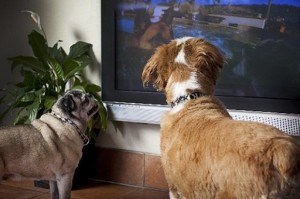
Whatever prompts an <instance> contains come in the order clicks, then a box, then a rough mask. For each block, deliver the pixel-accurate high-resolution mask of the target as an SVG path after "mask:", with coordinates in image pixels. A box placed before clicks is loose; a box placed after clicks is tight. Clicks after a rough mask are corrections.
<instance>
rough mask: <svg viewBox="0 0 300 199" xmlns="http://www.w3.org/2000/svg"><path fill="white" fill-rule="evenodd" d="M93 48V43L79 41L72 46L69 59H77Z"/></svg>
mask: <svg viewBox="0 0 300 199" xmlns="http://www.w3.org/2000/svg"><path fill="white" fill-rule="evenodd" d="M91 48H92V44H89V43H86V42H83V41H78V42H77V43H75V44H73V45H72V46H71V47H70V52H69V55H68V59H75V58H78V57H80V56H82V55H85V54H86V55H87V54H88V53H89V51H90V49H91Z"/></svg>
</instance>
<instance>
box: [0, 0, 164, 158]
mask: <svg viewBox="0 0 300 199" xmlns="http://www.w3.org/2000/svg"><path fill="white" fill-rule="evenodd" d="M100 8H101V1H100V0H88V1H87V0H76V1H74V0H22V1H20V0H10V1H3V2H2V3H1V6H0V15H1V19H0V21H1V27H2V28H1V37H0V43H1V48H0V67H1V72H0V88H5V87H6V84H7V83H8V82H16V81H17V80H18V79H19V78H18V76H17V75H16V74H12V73H11V72H10V67H9V66H10V63H9V62H8V61H7V60H6V59H7V57H12V56H16V55H30V54H31V51H30V48H29V46H28V44H27V34H28V33H30V32H31V31H32V29H34V28H36V25H35V24H34V23H33V22H32V20H31V18H30V16H29V14H28V13H22V12H21V10H32V11H34V12H37V13H38V14H39V15H40V17H41V22H42V25H43V27H44V29H45V31H46V34H47V38H48V43H49V44H50V45H53V44H54V43H55V42H57V41H58V40H63V42H62V43H61V46H62V47H64V49H65V50H67V51H68V49H69V47H70V45H72V44H73V43H75V42H76V41H78V40H82V41H85V42H89V43H91V44H93V51H94V54H95V59H96V60H97V64H95V65H94V66H91V67H90V68H89V70H87V72H86V75H87V77H88V78H89V79H91V81H92V82H93V83H97V84H100V83H101V81H100V69H101V27H100V26H101V24H100V21H101V12H100ZM103 31H105V30H103ZM0 95H1V94H0ZM2 109H3V106H1V107H0V110H2ZM12 117H13V116H12ZM7 123H8V122H7ZM116 124H117V131H115V128H114V127H113V126H112V125H111V123H110V125H109V128H108V129H107V132H103V133H101V134H100V136H99V138H98V140H97V145H98V146H104V147H113V148H119V149H125V150H134V151H141V152H148V153H155V154H159V126H158V125H148V124H135V123H116Z"/></svg>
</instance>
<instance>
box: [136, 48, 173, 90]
mask: <svg viewBox="0 0 300 199" xmlns="http://www.w3.org/2000/svg"><path fill="white" fill-rule="evenodd" d="M166 59H167V58H166V50H165V45H163V46H161V47H159V48H157V49H156V51H155V53H154V54H153V55H152V57H151V58H150V59H149V60H148V62H147V64H146V65H145V67H144V70H143V73H142V81H143V85H144V86H145V87H146V86H148V83H149V82H152V83H153V87H154V88H156V89H157V90H159V91H164V89H165V87H166V84H167V81H168V77H169V67H171V64H170V63H168V62H167V60H166Z"/></svg>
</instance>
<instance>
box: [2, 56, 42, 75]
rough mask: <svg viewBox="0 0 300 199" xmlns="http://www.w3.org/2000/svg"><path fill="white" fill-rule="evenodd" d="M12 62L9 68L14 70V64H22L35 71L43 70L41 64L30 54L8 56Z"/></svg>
mask: <svg viewBox="0 0 300 199" xmlns="http://www.w3.org/2000/svg"><path fill="white" fill-rule="evenodd" d="M8 60H9V61H11V62H12V64H11V68H12V70H14V69H15V68H16V66H24V67H25V68H28V69H31V70H33V71H36V72H45V70H46V69H45V68H44V66H43V64H42V63H41V62H40V61H39V60H37V59H36V58H34V57H30V56H17V57H10V58H8Z"/></svg>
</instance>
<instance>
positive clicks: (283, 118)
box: [229, 110, 300, 136]
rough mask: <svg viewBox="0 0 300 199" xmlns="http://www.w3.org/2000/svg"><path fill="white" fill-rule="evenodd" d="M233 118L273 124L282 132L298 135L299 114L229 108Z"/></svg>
mask: <svg viewBox="0 0 300 199" xmlns="http://www.w3.org/2000/svg"><path fill="white" fill-rule="evenodd" d="M229 113H230V115H231V116H232V118H233V119H235V120H245V121H255V122H261V123H265V124H269V125H272V126H275V127H276V128H278V129H280V130H282V131H283V132H285V133H287V134H289V135H293V136H300V116H299V115H292V114H291V115H290V114H280V113H263V112H250V111H235V110H229Z"/></svg>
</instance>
